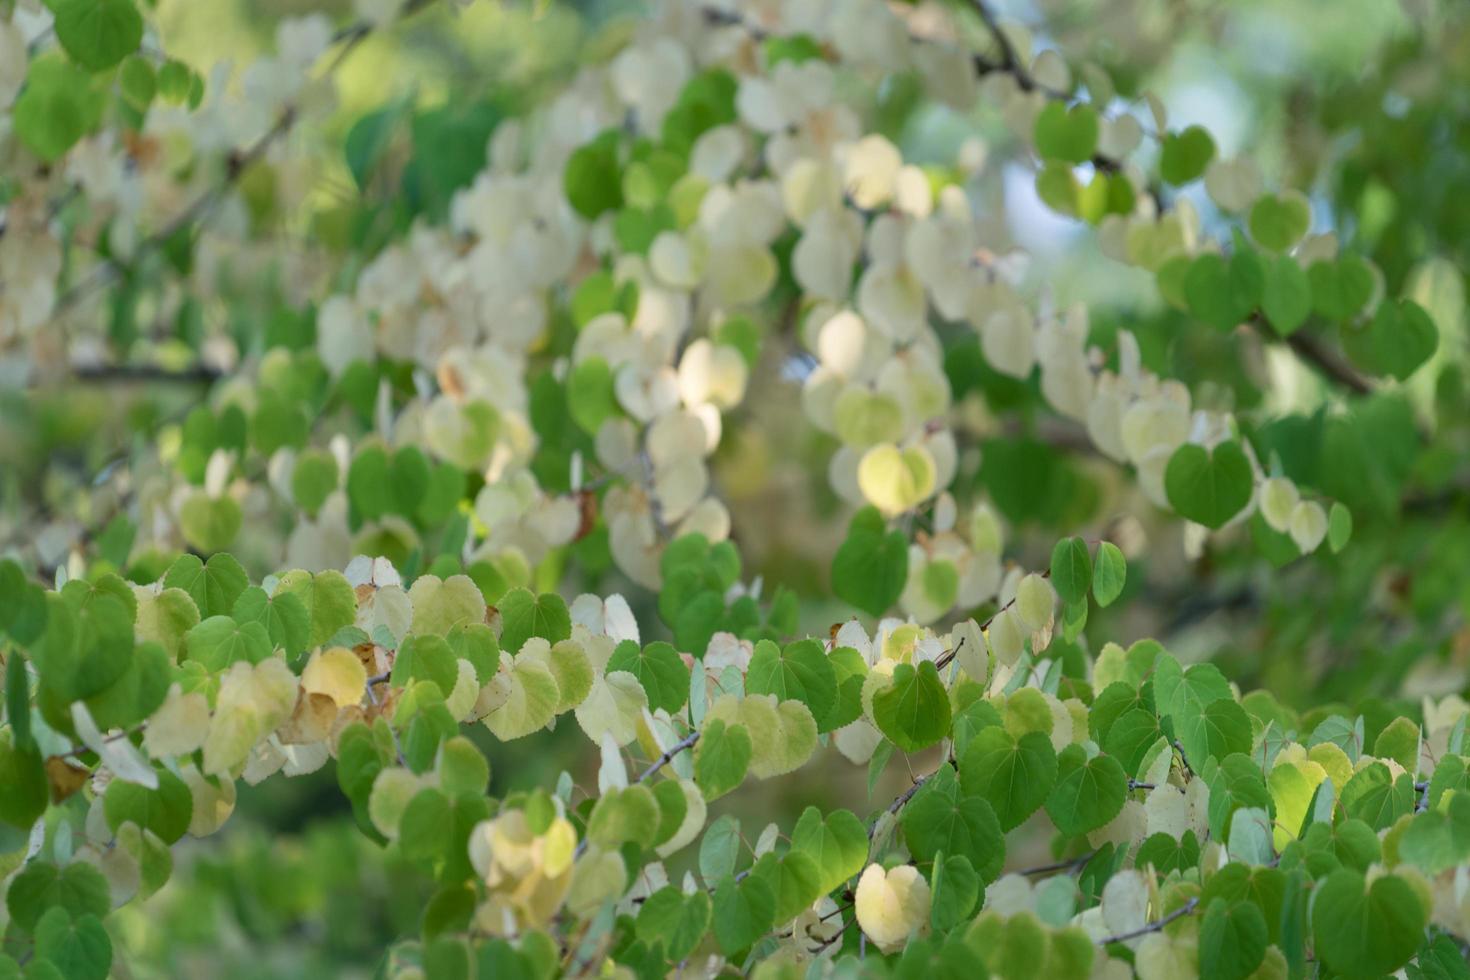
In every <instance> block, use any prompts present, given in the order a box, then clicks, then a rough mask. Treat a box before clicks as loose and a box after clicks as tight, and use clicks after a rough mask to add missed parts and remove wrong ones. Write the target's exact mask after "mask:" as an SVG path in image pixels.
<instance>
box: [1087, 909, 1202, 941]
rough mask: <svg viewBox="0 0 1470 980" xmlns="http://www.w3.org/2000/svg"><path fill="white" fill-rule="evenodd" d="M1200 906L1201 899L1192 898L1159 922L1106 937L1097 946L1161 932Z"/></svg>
mask: <svg viewBox="0 0 1470 980" xmlns="http://www.w3.org/2000/svg"><path fill="white" fill-rule="evenodd" d="M1198 905H1199V899H1198V898H1191V899H1190V900H1189V901H1187V902H1185V903H1184V904H1183V905H1181V906H1179V907H1178V908H1177V909H1175V910H1174V911H1172V912H1170V913H1169V914H1168V915H1166V916H1164V917H1163V918H1162V919H1160V920H1159V921H1157V922H1150V923H1149V924H1148V925H1146V926H1139V927H1138V928H1137V929H1130V930H1129V931H1128V932H1120V933H1118V934H1117V935H1116V936H1104V937H1103V938H1102V939H1099V940H1098V941H1097V944H1098V945H1099V946H1107V945H1108V944H1110V943H1122V942H1127V941H1128V940H1130V939H1137V938H1138V937H1139V936H1147V935H1148V934H1149V933H1151V932H1160V931H1162V930H1163V928H1164V927H1165V926H1167V925H1168V924H1169V923H1171V922H1173V921H1174V920H1175V919H1182V918H1184V917H1185V916H1186V915H1189V914H1191V913H1193V912H1194V910H1195V907H1196V906H1198Z"/></svg>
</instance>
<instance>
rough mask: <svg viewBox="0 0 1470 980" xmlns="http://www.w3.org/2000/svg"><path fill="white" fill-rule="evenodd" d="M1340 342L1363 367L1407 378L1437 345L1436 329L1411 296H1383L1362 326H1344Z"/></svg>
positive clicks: (1437, 331) (1393, 376)
mask: <svg viewBox="0 0 1470 980" xmlns="http://www.w3.org/2000/svg"><path fill="white" fill-rule="evenodd" d="M1342 346H1343V349H1344V350H1346V351H1347V354H1348V357H1350V358H1352V360H1353V363H1354V364H1357V365H1358V366H1359V367H1360V368H1362V369H1363V370H1364V371H1368V372H1371V373H1373V374H1386V375H1388V376H1389V377H1392V378H1397V379H1398V380H1399V381H1406V380H1408V378H1409V376H1410V375H1412V374H1413V373H1414V372H1415V371H1416V370H1418V368H1419V366H1420V365H1421V364H1423V363H1424V362H1425V361H1427V360H1429V358H1430V357H1432V356H1433V355H1434V352H1435V350H1436V349H1437V348H1438V347H1439V330H1438V329H1437V328H1436V327H1435V325H1434V320H1433V319H1432V318H1431V317H1430V316H1429V314H1428V313H1426V312H1424V308H1423V307H1421V306H1420V305H1419V304H1417V303H1415V302H1413V301H1412V300H1407V299H1404V300H1399V301H1398V302H1397V303H1395V302H1392V301H1390V300H1385V301H1384V302H1382V303H1381V304H1379V306H1378V312H1377V313H1375V314H1374V315H1373V319H1372V320H1371V321H1370V322H1369V323H1367V324H1365V325H1363V326H1356V327H1355V326H1345V327H1343V329H1342Z"/></svg>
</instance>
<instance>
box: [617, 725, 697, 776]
mask: <svg viewBox="0 0 1470 980" xmlns="http://www.w3.org/2000/svg"><path fill="white" fill-rule="evenodd" d="M697 741H699V732H698V731H693V732H690V733H689V734H688V735H686V736H684V738H683V739H682V740H681V741H678V742H675V743H674V744H673V745H671V746H669V747H668V749H666V750H665V751H664V754H663V755H661V756H659V757H658V758H657V759H654V760H653V765H651V766H649V767H648V768H647V769H645V770H643V772H642V774H641V775H640V776H639V777H638V778H637V779H635V780H633V784H634V785H635V786H636V785H637V784H638V783H641V782H643V781H644V780H646V779H649V778H651V777H652V776H653V775H654V774H655V773H656V772H658V771H659V770H660V769H662V768H663V767H664V766H666V765H668V764H669V763H670V762H672V761H673V759H674V756H676V755H678V754H679V753H680V752H683V751H684V750H685V749H687V748H691V747H692V746H693V745H694V743H695V742H697Z"/></svg>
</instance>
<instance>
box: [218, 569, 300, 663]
mask: <svg viewBox="0 0 1470 980" xmlns="http://www.w3.org/2000/svg"><path fill="white" fill-rule="evenodd" d="M230 618H231V619H233V620H234V621H235V622H237V623H239V624H241V625H242V626H243V625H244V624H246V623H259V624H260V625H261V626H264V627H265V631H266V633H267V634H268V635H269V636H270V642H271V645H272V646H276V647H280V648H281V649H282V650H284V651H285V652H286V656H287V657H295V656H298V655H299V654H301V653H302V652H303V651H304V650H305V649H306V645H307V642H308V640H309V639H310V638H311V616H310V614H308V613H307V611H306V606H304V605H302V603H301V600H300V599H299V598H297V597H296V596H295V595H293V594H292V593H290V592H281V593H278V594H276V595H274V596H271V595H266V592H265V590H264V589H261V588H257V587H255V586H251V587H250V588H248V589H246V590H245V591H244V592H241V593H240V598H239V599H237V600H235V608H234V609H233V610H232V611H231V613H230Z"/></svg>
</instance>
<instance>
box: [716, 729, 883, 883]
mask: <svg viewBox="0 0 1470 980" xmlns="http://www.w3.org/2000/svg"><path fill="white" fill-rule="evenodd" d="M717 724H724V722H718V723H717ZM702 737H704V736H702ZM701 788H702V787H701ZM798 826H799V824H798ZM741 846H742V845H741V842H740V818H739V817H737V816H735V815H734V814H733V813H726V814H724V815H723V816H721V817H720V818H719V819H717V820H715V821H714V822H713V823H711V824H710V825H709V827H708V828H706V830H705V832H704V839H703V840H701V841H700V842H699V874H700V877H702V878H703V879H704V880H705V883H706V884H707V885H713V884H714V883H715V882H717V881H719V880H720V879H721V878H726V877H729V876H730V875H733V874H734V873H735V864H736V861H737V860H738V859H739V857H740V848H741ZM865 853H866V852H865Z"/></svg>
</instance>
